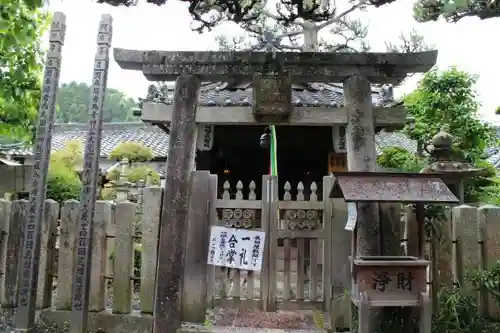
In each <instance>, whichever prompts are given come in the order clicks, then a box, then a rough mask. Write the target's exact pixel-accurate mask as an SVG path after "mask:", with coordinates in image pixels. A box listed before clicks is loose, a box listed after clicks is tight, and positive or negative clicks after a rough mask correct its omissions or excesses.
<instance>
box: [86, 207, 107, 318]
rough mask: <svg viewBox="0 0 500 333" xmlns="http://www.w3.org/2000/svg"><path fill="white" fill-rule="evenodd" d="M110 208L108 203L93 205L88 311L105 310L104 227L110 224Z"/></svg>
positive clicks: (105, 261)
mask: <svg viewBox="0 0 500 333" xmlns="http://www.w3.org/2000/svg"><path fill="white" fill-rule="evenodd" d="M111 219H112V207H111V203H110V202H108V201H100V200H99V201H97V202H96V203H95V215H94V223H93V227H92V228H93V234H92V269H91V275H90V293H89V311H93V312H99V311H103V310H104V309H105V308H106V299H107V297H106V295H107V293H106V291H107V290H106V280H105V278H104V276H105V275H106V265H107V261H108V251H107V247H106V245H107V239H106V226H107V225H108V224H110V223H111Z"/></svg>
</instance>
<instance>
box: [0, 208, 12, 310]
mask: <svg viewBox="0 0 500 333" xmlns="http://www.w3.org/2000/svg"><path fill="white" fill-rule="evenodd" d="M11 204H12V203H11V201H8V200H4V199H0V272H1V273H2V274H0V303H2V302H3V300H4V286H5V269H6V266H5V262H6V259H7V235H8V234H9V220H10V210H11Z"/></svg>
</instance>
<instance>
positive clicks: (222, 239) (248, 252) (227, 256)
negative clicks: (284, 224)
mask: <svg viewBox="0 0 500 333" xmlns="http://www.w3.org/2000/svg"><path fill="white" fill-rule="evenodd" d="M265 239H266V233H265V232H262V231H253V230H246V229H235V228H226V227H218V226H214V227H212V230H211V232H210V245H209V248H208V260H207V263H208V264H209V265H214V266H222V267H229V268H237V269H243V270H247V271H260V270H261V268H262V257H263V255H264V241H265Z"/></svg>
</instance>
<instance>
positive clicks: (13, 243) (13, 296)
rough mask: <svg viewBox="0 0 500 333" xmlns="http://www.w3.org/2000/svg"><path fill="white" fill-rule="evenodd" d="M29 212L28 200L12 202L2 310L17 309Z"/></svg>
mask: <svg viewBox="0 0 500 333" xmlns="http://www.w3.org/2000/svg"><path fill="white" fill-rule="evenodd" d="M27 212H28V201H27V200H16V201H13V202H12V206H11V211H10V226H9V235H8V237H7V257H6V260H5V280H4V299H3V300H2V308H15V307H16V306H17V294H18V289H19V277H20V273H21V267H20V263H21V261H20V256H21V251H22V249H21V246H22V244H23V238H24V227H25V225H26V216H27Z"/></svg>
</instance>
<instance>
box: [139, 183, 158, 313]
mask: <svg viewBox="0 0 500 333" xmlns="http://www.w3.org/2000/svg"><path fill="white" fill-rule="evenodd" d="M161 191H162V188H161V187H159V186H149V187H146V188H145V189H144V208H143V215H142V223H141V233H142V234H141V243H142V253H141V291H140V300H141V313H147V314H153V306H154V304H153V302H154V297H155V281H156V260H157V257H158V231H159V226H160V212H161Z"/></svg>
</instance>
